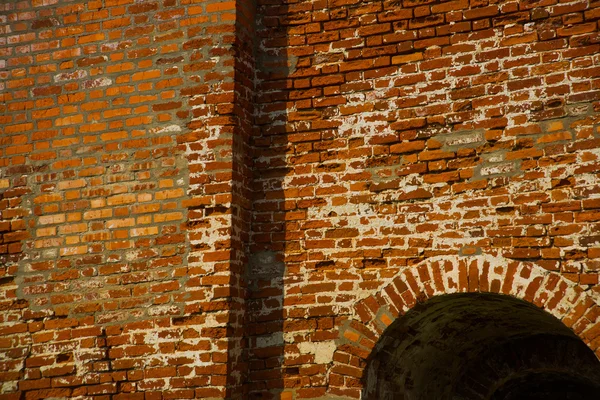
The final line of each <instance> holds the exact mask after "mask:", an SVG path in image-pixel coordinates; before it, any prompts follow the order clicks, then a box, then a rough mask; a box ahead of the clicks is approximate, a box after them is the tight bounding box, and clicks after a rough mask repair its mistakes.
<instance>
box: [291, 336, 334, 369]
mask: <svg viewBox="0 0 600 400" xmlns="http://www.w3.org/2000/svg"><path fill="white" fill-rule="evenodd" d="M298 349H299V350H300V354H314V355H315V363H316V364H328V363H330V362H331V361H332V360H333V353H334V352H335V349H336V346H335V343H334V342H332V341H329V342H302V343H299V344H298Z"/></svg>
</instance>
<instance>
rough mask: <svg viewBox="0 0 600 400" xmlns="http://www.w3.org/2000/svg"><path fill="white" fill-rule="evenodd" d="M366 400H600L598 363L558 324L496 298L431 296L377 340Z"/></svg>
mask: <svg viewBox="0 0 600 400" xmlns="http://www.w3.org/2000/svg"><path fill="white" fill-rule="evenodd" d="M363 381H364V382H363V383H364V390H363V397H362V398H363V399H369V400H375V399H377V400H392V399H393V400H432V399H435V400H471V399H473V400H475V399H477V400H479V399H481V400H483V399H485V400H526V399H527V400H538V399H539V400H541V399H544V400H558V399H560V400H569V399H581V400H584V399H590V400H591V399H599V398H600V363H599V362H598V359H597V358H596V356H595V354H594V353H593V351H592V350H591V349H589V348H588V347H587V346H586V345H585V343H583V342H582V341H581V340H580V339H579V338H578V337H577V336H576V335H575V334H574V333H573V332H572V331H571V330H570V329H569V328H567V327H566V326H565V325H564V324H563V323H562V322H561V321H559V320H558V319H556V318H555V317H553V316H552V315H550V314H548V313H546V312H545V311H543V310H541V309H539V308H537V307H536V306H534V305H533V304H530V303H526V302H524V301H522V300H519V299H516V298H513V297H510V296H506V295H498V294H487V293H486V294H483V293H462V294H451V295H443V296H438V297H434V298H432V299H430V300H428V301H427V302H425V303H421V304H418V305H417V306H415V307H414V308H413V309H412V310H411V311H409V312H408V313H407V314H406V315H404V316H402V317H400V318H398V319H397V320H396V321H394V323H393V324H392V325H391V326H389V327H388V328H387V329H386V331H385V332H384V333H383V335H382V336H381V338H380V340H379V341H378V343H377V345H376V346H375V349H374V350H373V352H372V354H371V356H370V357H369V359H368V360H367V368H366V370H365V373H364V375H363Z"/></svg>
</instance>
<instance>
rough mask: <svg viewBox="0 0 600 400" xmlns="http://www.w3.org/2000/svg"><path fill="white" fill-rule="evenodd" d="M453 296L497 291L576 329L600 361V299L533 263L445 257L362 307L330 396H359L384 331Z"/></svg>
mask: <svg viewBox="0 0 600 400" xmlns="http://www.w3.org/2000/svg"><path fill="white" fill-rule="evenodd" d="M452 293H497V294H505V295H510V296H513V297H516V298H519V299H521V300H524V301H527V302H529V303H533V304H535V305H536V306H537V307H539V308H540V309H542V310H545V311H547V312H548V313H550V314H552V315H553V316H555V317H556V318H558V319H559V320H560V321H562V322H563V323H564V324H565V325H566V326H567V327H569V328H571V329H572V330H573V331H574V332H575V333H576V334H577V335H578V336H579V337H580V338H581V339H582V340H583V341H584V342H585V343H586V344H587V345H588V346H589V347H590V348H591V349H592V350H593V351H594V352H595V353H596V356H598V357H599V358H600V318H598V317H599V316H600V307H599V305H598V303H599V301H598V298H597V297H592V296H591V295H590V294H588V293H586V291H585V290H584V289H583V288H581V287H580V286H579V285H578V284H577V283H574V282H571V281H569V280H567V279H565V278H564V277H562V276H561V275H560V274H558V273H555V272H551V271H547V270H545V269H543V268H541V267H539V266H537V265H535V264H533V263H529V262H520V261H515V260H509V259H506V258H503V257H497V256H491V255H478V256H472V257H458V256H456V257H452V258H449V257H447V256H442V257H435V258H431V259H428V260H426V261H423V262H422V263H420V264H419V265H417V266H416V267H413V268H407V269H405V270H404V271H401V272H400V273H399V274H398V275H397V276H396V277H395V278H394V279H392V280H391V282H389V283H387V284H386V285H384V286H382V287H381V289H380V290H378V291H377V292H376V293H375V294H372V295H370V296H369V297H366V298H364V299H362V300H361V301H359V302H358V303H356V305H355V306H354V308H353V311H354V313H353V315H352V316H351V317H350V318H348V320H346V321H345V323H343V324H342V326H341V328H340V332H339V339H338V341H337V347H336V350H335V352H334V355H333V364H332V367H331V368H330V370H329V374H328V376H329V392H330V394H334V395H341V396H348V397H350V398H359V397H360V390H361V384H360V379H361V377H362V374H363V370H364V368H365V367H366V360H367V358H368V357H369V355H370V354H371V351H372V350H373V348H374V347H375V344H376V343H377V341H378V340H379V338H380V337H381V336H382V334H383V332H384V330H385V329H386V328H387V327H388V326H390V325H391V324H392V323H393V322H394V321H395V320H396V319H397V318H398V317H400V316H402V315H403V314H405V313H406V312H407V311H408V310H410V309H412V308H413V307H414V306H415V305H416V304H417V303H418V302H425V301H427V300H428V299H431V298H432V297H435V296H438V295H442V294H452Z"/></svg>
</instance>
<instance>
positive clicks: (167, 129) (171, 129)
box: [150, 125, 181, 133]
mask: <svg viewBox="0 0 600 400" xmlns="http://www.w3.org/2000/svg"><path fill="white" fill-rule="evenodd" d="M168 132H181V126H179V125H168V126H161V127H159V128H154V129H150V133H168Z"/></svg>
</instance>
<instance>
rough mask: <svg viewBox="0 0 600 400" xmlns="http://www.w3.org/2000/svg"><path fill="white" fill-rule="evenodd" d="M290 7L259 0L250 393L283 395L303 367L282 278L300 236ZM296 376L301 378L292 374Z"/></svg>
mask: <svg viewBox="0 0 600 400" xmlns="http://www.w3.org/2000/svg"><path fill="white" fill-rule="evenodd" d="M289 12H290V9H289V7H288V6H287V5H280V4H273V3H272V2H268V1H260V0H259V1H258V4H257V12H256V31H257V36H256V38H255V63H256V76H255V78H256V80H255V127H254V129H255V130H254V132H253V136H252V138H251V147H252V148H253V151H254V154H253V158H254V167H255V172H254V173H255V176H254V186H253V194H254V197H253V220H252V235H251V238H250V249H249V262H248V268H247V283H248V291H249V295H248V301H247V313H248V314H247V315H248V317H247V326H246V329H247V338H248V341H249V343H248V363H249V379H248V383H249V387H248V392H249V393H248V395H249V398H250V399H279V398H282V399H284V398H286V397H284V396H285V395H282V392H283V388H284V387H285V386H286V384H285V381H287V380H288V379H291V380H294V379H299V376H298V368H294V367H293V366H290V367H287V368H286V367H285V365H284V352H285V339H284V326H283V321H284V319H285V318H286V315H285V310H284V281H285V274H286V264H287V263H289V262H292V263H293V262H294V261H298V260H293V259H291V258H290V257H289V256H286V254H287V253H288V250H293V247H294V246H295V245H297V242H295V241H294V239H293V238H291V237H289V236H288V234H287V231H288V230H287V226H288V224H293V223H294V221H293V213H291V212H290V211H292V210H291V209H290V208H289V207H290V204H288V203H287V202H286V197H287V196H286V192H285V182H284V181H285V177H286V175H288V173H289V172H290V170H291V168H290V167H289V166H288V162H287V158H286V156H287V154H289V152H290V150H291V149H290V145H289V144H288V134H289V132H290V131H289V129H291V128H290V126H289V125H288V122H289V121H288V115H287V109H288V108H289V101H290V89H291V85H290V83H289V82H290V81H289V77H290V75H291V74H292V73H293V71H294V69H295V59H294V57H293V56H292V55H290V54H289V51H290V43H289V36H288V34H289V29H290V27H291V25H290V22H292V21H291V20H290V16H289V15H288V13H289ZM292 18H293V17H292ZM294 375H296V377H294Z"/></svg>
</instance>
